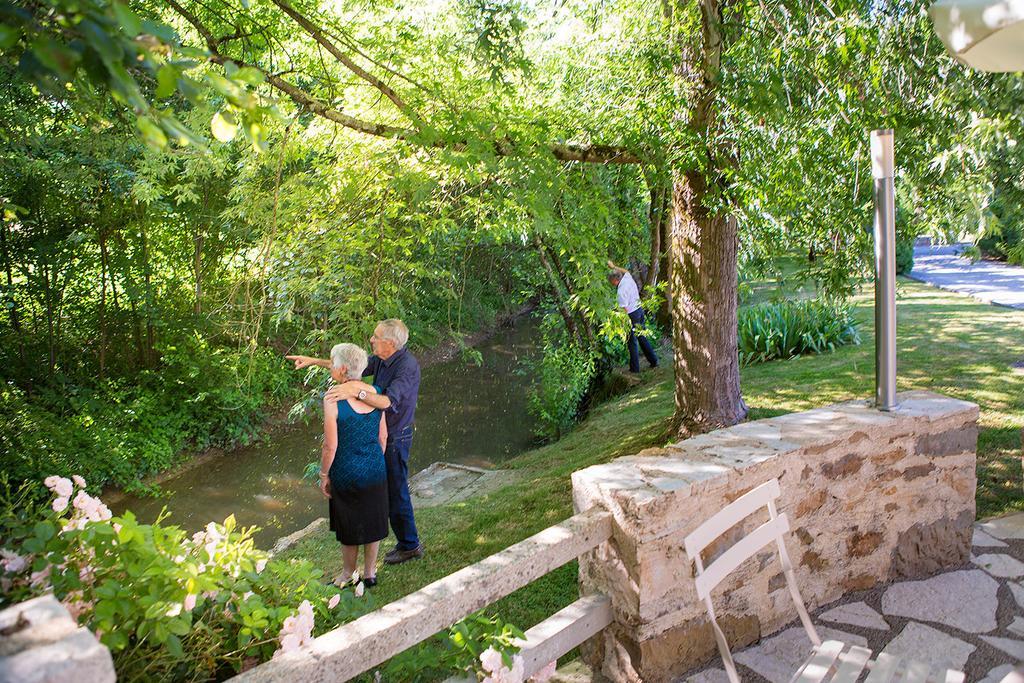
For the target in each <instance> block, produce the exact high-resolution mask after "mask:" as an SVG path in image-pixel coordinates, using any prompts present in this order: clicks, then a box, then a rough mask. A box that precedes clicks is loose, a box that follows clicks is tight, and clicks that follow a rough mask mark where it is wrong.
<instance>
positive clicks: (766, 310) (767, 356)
mask: <svg viewBox="0 0 1024 683" xmlns="http://www.w3.org/2000/svg"><path fill="white" fill-rule="evenodd" d="M858 325H859V322H858V321H857V320H855V319H854V318H853V316H852V315H851V313H850V307H849V306H848V305H846V304H840V303H833V302H827V301H818V300H807V301H783V302H779V303H768V304H760V305H757V306H751V307H750V308H742V309H740V311H739V354H740V363H741V364H742V365H749V364H751V363H763V362H764V361H769V360H773V359H776V358H794V357H796V356H800V355H803V354H805V353H824V352H825V351H832V350H833V349H835V348H836V347H837V346H843V345H845V344H859V343H860V333H859V332H858V330H857V327H858Z"/></svg>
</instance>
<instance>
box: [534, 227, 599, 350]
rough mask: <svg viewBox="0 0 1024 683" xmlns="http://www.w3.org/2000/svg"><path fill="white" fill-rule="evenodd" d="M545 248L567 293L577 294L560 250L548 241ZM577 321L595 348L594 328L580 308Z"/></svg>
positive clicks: (589, 342) (571, 295)
mask: <svg viewBox="0 0 1024 683" xmlns="http://www.w3.org/2000/svg"><path fill="white" fill-rule="evenodd" d="M544 248H545V249H546V250H547V253H548V258H549V259H551V263H552V265H554V267H555V272H557V273H558V278H559V279H560V280H561V281H562V285H563V286H564V287H565V291H566V293H567V294H568V295H569V297H570V298H572V297H574V296H576V288H575V287H573V285H572V280H570V279H569V275H568V274H567V273H566V272H565V268H563V267H562V260H561V259H560V258H558V252H556V251H555V250H554V249H552V248H551V247H549V246H548V245H547V243H544ZM575 317H576V321H577V325H578V326H579V329H581V330H583V334H584V335H586V338H587V343H588V344H590V347H591V348H594V346H595V342H594V330H593V329H591V326H590V322H589V321H588V320H587V319H586V318H585V317H583V314H582V313H580V312H579V311H578V310H577V311H576V316H575Z"/></svg>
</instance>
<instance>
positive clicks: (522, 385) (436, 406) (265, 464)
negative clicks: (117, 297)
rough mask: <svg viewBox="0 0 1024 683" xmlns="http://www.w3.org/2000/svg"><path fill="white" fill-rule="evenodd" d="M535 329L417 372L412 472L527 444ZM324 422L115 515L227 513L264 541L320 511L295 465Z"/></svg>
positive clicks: (234, 456) (526, 326) (188, 525)
mask: <svg viewBox="0 0 1024 683" xmlns="http://www.w3.org/2000/svg"><path fill="white" fill-rule="evenodd" d="M536 337H537V326H536V324H535V323H534V322H533V321H532V320H529V319H523V320H520V321H519V322H518V323H517V324H516V326H515V327H513V328H510V329H507V330H503V331H502V332H501V333H499V334H497V335H495V336H494V337H492V338H491V339H490V340H488V341H487V342H484V343H483V344H481V345H480V346H478V347H477V348H478V350H479V351H480V352H481V354H482V356H483V363H482V364H481V365H480V366H479V367H478V366H475V365H472V364H470V363H468V362H467V361H465V360H463V359H456V360H454V361H449V362H447V363H438V364H436V365H433V366H431V367H429V368H426V369H424V370H423V380H422V383H421V386H420V400H419V406H418V408H417V410H416V436H415V438H414V440H413V446H412V452H411V455H410V462H409V469H410V472H418V471H419V470H421V469H423V468H425V467H427V466H428V465H430V464H431V463H432V462H436V461H439V460H443V461H447V462H457V463H463V464H466V465H475V466H478V467H494V466H496V465H498V464H499V463H501V462H502V461H504V460H507V459H508V458H510V457H512V456H514V455H517V454H518V453H521V452H522V451H523V450H525V449H526V448H528V447H529V446H530V443H531V431H532V421H531V419H530V418H529V416H528V414H527V411H526V391H527V387H528V386H529V378H528V377H526V376H524V375H523V374H522V373H520V372H518V369H519V365H520V360H521V359H523V358H524V357H530V356H531V355H532V354H534V353H536V352H537V349H538V344H537V343H536V342H537V339H536ZM320 434H321V425H320V423H319V422H318V421H314V423H313V424H311V425H308V426H307V425H291V426H288V427H284V428H282V429H280V430H278V431H277V432H276V433H275V434H274V435H273V437H272V438H271V439H269V440H268V441H266V442H264V443H260V444H255V445H253V446H249V447H246V448H239V449H237V450H235V451H232V452H231V453H229V454H227V455H225V456H223V457H218V458H214V459H211V460H210V461H209V462H207V463H204V464H203V465H201V466H199V467H197V468H195V469H193V470H190V471H188V472H185V473H183V474H182V475H180V476H178V477H176V478H174V479H171V480H168V481H167V482H165V483H164V484H162V485H161V488H162V489H163V490H164V492H165V493H166V494H167V497H164V498H159V499H153V498H136V497H133V496H126V497H125V498H124V499H122V500H121V501H119V502H118V504H117V505H115V506H113V507H114V508H115V512H117V513H120V512H122V511H123V510H125V509H129V510H132V511H133V512H134V513H135V514H136V515H137V516H138V517H139V519H140V520H142V521H145V522H149V521H152V520H153V519H155V518H156V516H157V515H158V514H159V513H160V510H161V509H162V508H163V507H164V506H166V507H167V509H168V510H169V511H170V513H171V517H170V520H169V521H170V522H172V523H175V524H178V525H180V526H182V527H184V528H185V529H187V530H188V531H190V532H191V531H195V530H198V529H200V528H201V527H203V526H204V525H205V524H206V523H207V522H209V521H211V520H217V521H221V520H223V519H224V518H225V517H227V516H228V515H231V514H234V515H235V518H236V519H237V520H238V522H239V524H242V525H245V526H249V525H256V526H259V527H260V528H261V531H260V532H259V534H258V535H257V543H258V544H259V545H260V546H263V547H266V546H268V545H269V544H270V543H272V542H273V541H274V540H275V539H276V538H278V537H280V536H282V535H285V534H288V533H291V532H292V531H294V530H296V529H299V528H301V527H302V526H304V525H306V524H308V523H309V522H310V521H312V520H313V519H314V518H316V517H320V516H323V515H325V514H326V507H325V506H326V501H325V500H324V499H323V497H322V496H321V495H320V493H319V491H317V490H316V488H315V487H314V485H313V484H312V483H311V482H309V481H307V480H303V479H302V470H303V468H304V467H305V466H306V463H309V462H311V461H313V460H316V459H318V458H319V457H320V442H319V439H320Z"/></svg>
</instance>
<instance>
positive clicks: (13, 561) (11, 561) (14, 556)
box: [0, 549, 28, 574]
mask: <svg viewBox="0 0 1024 683" xmlns="http://www.w3.org/2000/svg"><path fill="white" fill-rule="evenodd" d="M0 558H3V559H2V560H0V565H3V568H4V571H6V572H10V573H11V574H17V573H18V572H20V571H22V570H24V569H25V568H26V567H28V558H27V557H22V556H21V555H19V554H18V553H16V552H14V551H12V550H6V549H4V550H0Z"/></svg>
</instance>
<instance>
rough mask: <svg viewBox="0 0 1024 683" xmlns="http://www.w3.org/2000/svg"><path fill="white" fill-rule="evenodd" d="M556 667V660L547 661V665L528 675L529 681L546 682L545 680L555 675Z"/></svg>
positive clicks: (533, 682) (535, 682)
mask: <svg viewBox="0 0 1024 683" xmlns="http://www.w3.org/2000/svg"><path fill="white" fill-rule="evenodd" d="M557 668H558V660H555V661H553V662H548V663H547V666H545V667H544V668H543V669H541V670H540V671H538V672H537V673H535V674H533V675H532V676H530V681H531V683H547V680H548V679H549V678H551V677H552V676H554V675H555V671H556V670H557Z"/></svg>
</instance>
